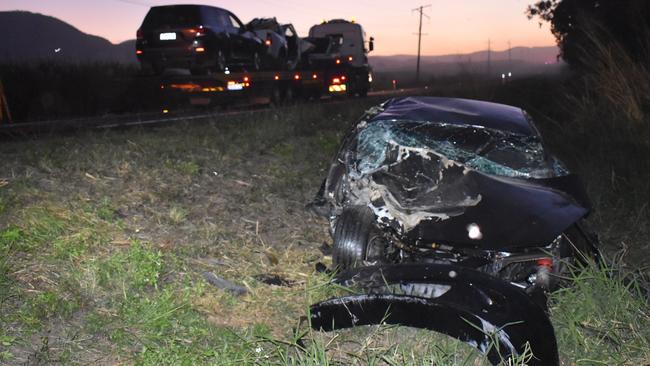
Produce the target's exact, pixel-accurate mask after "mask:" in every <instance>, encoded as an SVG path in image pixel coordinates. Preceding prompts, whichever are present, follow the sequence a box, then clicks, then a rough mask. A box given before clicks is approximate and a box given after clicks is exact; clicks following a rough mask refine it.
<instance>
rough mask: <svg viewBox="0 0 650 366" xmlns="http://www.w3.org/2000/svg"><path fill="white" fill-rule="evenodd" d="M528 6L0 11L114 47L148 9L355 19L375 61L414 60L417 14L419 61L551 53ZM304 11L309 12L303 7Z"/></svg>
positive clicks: (41, 1)
mask: <svg viewBox="0 0 650 366" xmlns="http://www.w3.org/2000/svg"><path fill="white" fill-rule="evenodd" d="M533 2H534V1H533V0H424V1H413V0H402V1H394V0H393V1H388V0H375V1H373V0H347V1H345V0H329V1H307V0H302V1H301V0H238V1H237V0H220V1H219V0H203V1H201V0H189V1H188V0H173V1H163V0H91V1H88V0H0V11H7V10H27V11H31V12H36V13H41V14H45V15H51V16H54V17H56V18H59V19H61V20H63V21H65V22H67V23H70V24H72V25H73V26H75V27H76V28H78V29H79V30H81V31H83V32H85V33H90V34H94V35H98V36H101V37H104V38H106V39H108V40H109V41H111V42H113V43H119V42H122V41H125V40H128V39H132V38H135V32H136V30H137V28H138V27H139V26H140V24H141V22H142V19H143V18H144V16H145V14H146V13H147V10H148V8H149V7H150V6H152V5H163V4H180V3H199V4H207V5H214V6H218V7H222V8H226V9H228V10H230V11H232V12H233V13H235V14H236V15H237V16H238V17H239V18H240V19H241V20H242V21H243V22H248V21H249V20H251V19H252V18H254V17H268V16H275V17H277V18H278V20H279V21H280V22H287V23H289V22H290V23H293V24H294V25H295V27H296V29H297V30H298V32H299V34H300V35H301V36H306V35H307V32H308V30H309V27H310V26H311V25H313V24H316V23H319V22H321V20H323V19H333V18H344V19H352V18H355V19H356V21H357V22H359V23H360V24H362V25H363V26H364V28H365V30H366V33H367V34H368V36H373V37H375V52H374V53H373V54H374V55H395V54H415V53H416V52H417V36H416V35H414V33H415V32H417V26H418V15H417V13H416V12H413V11H412V9H413V8H416V7H417V6H419V5H427V4H431V5H432V6H431V7H429V8H427V9H425V13H426V14H428V15H429V17H430V19H426V18H425V19H424V21H423V25H422V32H423V33H427V34H428V35H427V36H424V37H423V41H422V53H423V54H424V55H442V54H454V53H467V52H473V51H478V50H483V49H486V48H487V42H488V39H491V41H492V49H493V50H503V49H506V48H507V47H508V41H510V43H511V45H512V46H513V47H515V46H550V45H554V44H555V42H554V39H553V36H552V35H551V33H550V31H549V29H548V26H547V25H544V26H543V27H542V28H540V27H539V24H538V22H537V21H536V20H528V19H527V18H526V15H525V10H526V7H527V6H528V5H529V4H531V3H533ZM307 4H309V5H307Z"/></svg>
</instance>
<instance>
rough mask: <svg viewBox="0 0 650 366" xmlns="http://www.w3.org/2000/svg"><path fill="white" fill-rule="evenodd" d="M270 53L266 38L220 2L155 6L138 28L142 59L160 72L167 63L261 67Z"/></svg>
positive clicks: (220, 67)
mask: <svg viewBox="0 0 650 366" xmlns="http://www.w3.org/2000/svg"><path fill="white" fill-rule="evenodd" d="M265 52H266V49H265V46H264V43H263V42H262V40H261V39H259V38H258V37H257V36H256V35H255V33H254V32H251V31H249V30H247V28H246V27H245V26H244V24H243V23H242V22H241V21H240V20H239V18H237V16H236V15H235V14H233V13H231V12H230V11H228V10H225V9H221V8H217V7H214V6H207V5H166V6H154V7H152V8H151V9H150V10H149V12H148V13H147V15H146V16H145V18H144V21H143V22H142V25H141V26H140V29H138V31H137V40H136V55H137V57H138V60H139V61H140V63H141V65H142V67H143V68H147V69H148V68H150V69H153V71H154V72H155V73H156V74H161V73H163V72H164V70H165V69H167V68H187V69H190V70H192V71H198V72H200V73H202V72H203V71H206V70H217V71H223V70H226V69H227V68H228V67H243V68H246V69H248V70H259V69H260V68H261V67H262V55H263V54H264V53H265Z"/></svg>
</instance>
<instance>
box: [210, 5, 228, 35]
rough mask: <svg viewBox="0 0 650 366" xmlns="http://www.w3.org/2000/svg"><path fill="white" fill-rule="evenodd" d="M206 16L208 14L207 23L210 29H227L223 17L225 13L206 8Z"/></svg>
mask: <svg viewBox="0 0 650 366" xmlns="http://www.w3.org/2000/svg"><path fill="white" fill-rule="evenodd" d="M205 14H206V20H207V23H208V25H209V26H210V27H212V28H213V29H215V30H223V29H225V28H226V24H227V23H226V22H225V19H224V17H223V16H222V14H223V12H221V11H219V10H217V9H212V8H206V10H205Z"/></svg>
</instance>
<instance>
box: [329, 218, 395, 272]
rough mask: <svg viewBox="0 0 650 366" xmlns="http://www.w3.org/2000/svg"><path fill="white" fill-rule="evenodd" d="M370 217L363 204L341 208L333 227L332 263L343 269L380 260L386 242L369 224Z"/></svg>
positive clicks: (372, 219)
mask: <svg viewBox="0 0 650 366" xmlns="http://www.w3.org/2000/svg"><path fill="white" fill-rule="evenodd" d="M374 219H375V215H374V213H373V212H372V211H371V210H370V209H369V208H368V207H365V206H358V207H351V208H346V209H345V210H343V213H341V215H340V216H339V217H338V219H337V222H336V229H335V231H334V246H333V249H332V261H333V263H334V266H336V267H338V268H339V269H341V270H345V269H348V268H353V267H360V266H364V265H369V264H375V263H377V262H381V261H383V260H384V258H385V253H386V242H385V240H384V239H383V236H382V235H381V233H380V232H379V231H378V229H377V228H376V227H375V226H374V225H373V221H374Z"/></svg>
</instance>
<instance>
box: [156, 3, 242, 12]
mask: <svg viewBox="0 0 650 366" xmlns="http://www.w3.org/2000/svg"><path fill="white" fill-rule="evenodd" d="M174 7H188V8H190V7H196V8H212V9H217V10H221V11H225V12H228V13H230V11H228V10H226V9H224V8H220V7H218V6H212V5H198V4H168V5H156V6H152V7H151V8H152V9H153V8H174Z"/></svg>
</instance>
